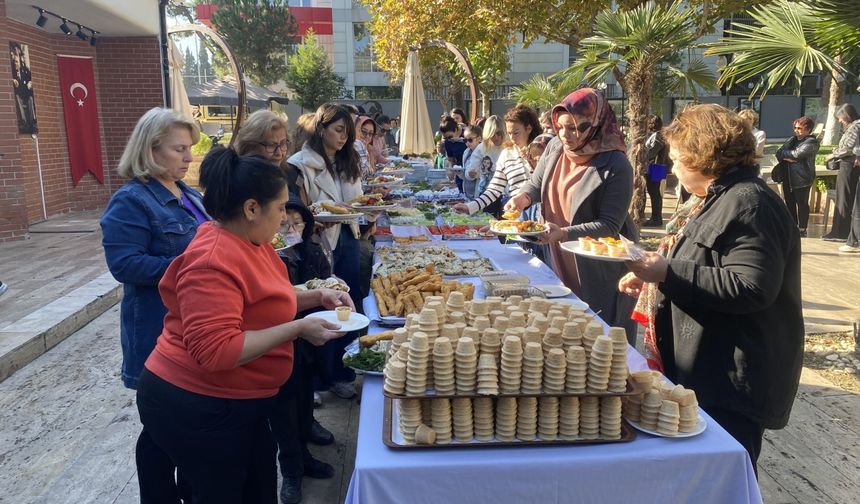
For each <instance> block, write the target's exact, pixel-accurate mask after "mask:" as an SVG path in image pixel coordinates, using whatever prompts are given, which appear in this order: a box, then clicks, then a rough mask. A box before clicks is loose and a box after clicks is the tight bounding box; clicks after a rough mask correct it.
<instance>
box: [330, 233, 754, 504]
mask: <svg viewBox="0 0 860 504" xmlns="http://www.w3.org/2000/svg"><path fill="white" fill-rule="evenodd" d="M449 245H453V246H454V247H455V248H461V247H462V248H470V246H469V245H468V244H467V245H461V244H449ZM483 245H484V246H483V247H481V248H482V250H483V252H484V254H485V255H486V256H488V257H492V258H493V259H494V260H495V261H496V262H497V263H499V265H500V266H502V267H504V268H506V269H507V268H512V269H517V270H518V271H520V272H523V273H526V274H528V275H529V276H533V278H534V280H533V283H559V281H558V279H557V278H556V277H555V275H553V273H552V271H551V270H549V268H547V267H546V265H544V264H543V263H541V262H540V261H538V260H537V259H534V258H532V257H531V256H529V255H528V254H526V253H524V252H522V251H521V250H520V249H519V248H518V247H513V246H506V247H502V246H500V245H498V244H497V243H486V242H485V243H484V244H483ZM547 273H548V274H549V277H547V276H546V275H547ZM375 331H378V329H377V328H373V329H372V330H371V332H375ZM628 362H629V364H630V368H631V369H634V370H636V369H645V361H644V359H643V358H642V356H641V355H639V354H638V353H637V352H636V350H634V349H633V348H629V349H628ZM382 414H383V396H382V379H381V378H378V377H371V376H366V377H365V380H364V389H363V391H362V399H361V413H360V421H359V427H358V442H357V447H356V456H355V471H354V472H353V474H352V479H351V481H350V484H349V491H348V493H347V496H346V502H347V503H353V504H360V503H361V504H369V503H372V504H379V503H409V504H413V503H424V502H426V503H432V504H439V503H446V504H449V503H478V502H492V503H494V504H495V503H542V504H549V503H559V504H561V503H601V504H603V503H616V502H617V503H624V504H632V503H639V502H648V503H650V502H655V503H656V502H660V503H672V504H676V503H687V502H690V503H696V504H709V503H713V504H729V503H731V504H743V503H753V504H757V503H761V495H760V493H759V488H758V484H757V482H756V478H755V475H754V473H753V470H752V465H751V464H750V461H749V457H748V455H747V453H746V451H745V450H744V449H743V447H741V446H740V444H738V443H737V442H736V441H735V440H734V439H733V438H732V437H731V436H730V435H729V434H728V433H727V432H726V431H725V430H723V428H722V427H720V426H719V425H718V424H717V423H716V422H715V421H714V420H713V419H711V418H710V417H708V416H707V414H705V413H704V412H702V416H703V417H705V419H706V421H707V422H708V428H707V429H706V430H705V432H704V433H703V434H701V435H699V436H696V437H692V438H686V439H665V438H659V437H654V436H650V435H647V434H642V433H639V434H638V436H637V438H636V439H635V440H634V441H632V442H629V443H617V444H600V445H578V446H576V445H574V446H541V447H531V448H525V447H523V448H479V449H472V450H469V449H422V450H393V449H390V448H388V447H386V446H385V445H384V444H383V442H382Z"/></svg>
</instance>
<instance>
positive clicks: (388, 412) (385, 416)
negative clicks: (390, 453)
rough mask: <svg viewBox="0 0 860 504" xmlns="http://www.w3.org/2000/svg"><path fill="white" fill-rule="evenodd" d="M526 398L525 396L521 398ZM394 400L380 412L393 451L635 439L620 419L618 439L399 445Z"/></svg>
mask: <svg viewBox="0 0 860 504" xmlns="http://www.w3.org/2000/svg"><path fill="white" fill-rule="evenodd" d="M446 397H447V396H446ZM521 397H527V396H521ZM394 412H395V409H394V400H393V399H391V398H390V397H386V398H385V402H384V409H383V412H382V442H383V443H385V446H387V447H389V448H392V449H394V450H415V449H418V450H425V449H433V448H436V449H439V448H442V449H447V448H496V447H505V448H508V447H511V446H563V445H590V444H605V443H628V442H630V441H633V440H634V439H636V431H635V430H634V429H633V428H632V427H630V424H628V423H627V419H625V418H624V417H621V438H620V439H573V440H562V439H551V440H546V441H544V440H541V439H539V438H536V439H534V440H533V441H520V440H517V441H495V440H493V441H476V440H474V439H473V440H472V441H469V442H467V443H464V442H462V441H455V440H451V442H450V443H448V444H432V445H419V444H400V443H397V442H396V441H395V440H394V428H395V425H396V422H395V421H394Z"/></svg>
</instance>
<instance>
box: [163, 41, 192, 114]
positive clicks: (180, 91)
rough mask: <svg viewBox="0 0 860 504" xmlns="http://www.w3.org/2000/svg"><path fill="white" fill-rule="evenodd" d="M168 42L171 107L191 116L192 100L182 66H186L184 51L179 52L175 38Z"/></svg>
mask: <svg viewBox="0 0 860 504" xmlns="http://www.w3.org/2000/svg"><path fill="white" fill-rule="evenodd" d="M167 44H168V56H167V60H168V63H169V64H170V101H171V107H172V108H173V110H176V111H177V112H179V113H181V114H183V115H186V116H188V117H189V118H191V117H192V114H191V102H189V101H188V93H187V92H186V91H185V84H184V83H183V82H182V67H184V66H185V61H184V60H183V59H182V53H180V52H179V49H178V48H177V47H176V44H174V43H173V40H171V39H170V38H168V39H167Z"/></svg>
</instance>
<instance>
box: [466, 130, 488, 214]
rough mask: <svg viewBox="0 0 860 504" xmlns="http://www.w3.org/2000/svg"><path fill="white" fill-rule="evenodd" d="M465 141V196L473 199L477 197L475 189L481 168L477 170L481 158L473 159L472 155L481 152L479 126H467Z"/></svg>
mask: <svg viewBox="0 0 860 504" xmlns="http://www.w3.org/2000/svg"><path fill="white" fill-rule="evenodd" d="M463 141H465V142H466V150H465V152H463V168H464V170H463V194H464V195H465V197H466V199H472V198H474V197H475V196H476V194H475V188H476V187H477V185H478V173H480V168H477V169H475V168H474V167H475V166H476V165H479V163H480V161H481V158H478V157H476V158H474V159H473V158H472V155H473V154H475V153H476V152H478V155H480V152H479V146H480V145H481V142H482V141H483V138H482V137H481V128H479V127H477V126H467V127H466V132H465V133H464V134H463Z"/></svg>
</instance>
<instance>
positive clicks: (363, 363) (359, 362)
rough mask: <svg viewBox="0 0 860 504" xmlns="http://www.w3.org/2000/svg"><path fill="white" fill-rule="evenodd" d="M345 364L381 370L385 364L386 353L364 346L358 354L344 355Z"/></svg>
mask: <svg viewBox="0 0 860 504" xmlns="http://www.w3.org/2000/svg"><path fill="white" fill-rule="evenodd" d="M343 364H344V365H345V366H347V367H351V368H355V369H361V370H363V371H379V372H381V371H382V368H383V367H384V366H385V354H384V353H382V352H376V351H373V350H371V349H369V348H362V349H361V350H360V351H359V352H358V353H357V354H355V355H349V356H347V357H344V359H343Z"/></svg>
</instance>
